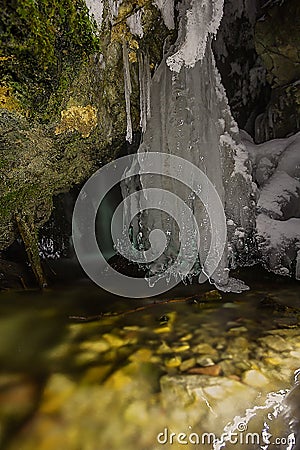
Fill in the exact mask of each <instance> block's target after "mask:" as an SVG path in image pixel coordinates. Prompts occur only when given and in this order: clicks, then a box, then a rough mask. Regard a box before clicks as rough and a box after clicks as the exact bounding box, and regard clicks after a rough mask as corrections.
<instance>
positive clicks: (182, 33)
mask: <svg viewBox="0 0 300 450" xmlns="http://www.w3.org/2000/svg"><path fill="white" fill-rule="evenodd" d="M179 8H180V11H179V13H180V16H179V17H180V25H179V34H178V39H177V42H176V43H175V47H174V48H170V49H169V50H168V51H167V53H166V54H165V56H164V58H163V60H162V62H161V64H160V66H159V67H158V68H157V70H156V72H155V74H154V76H153V79H152V81H151V87H150V89H151V111H150V114H149V115H148V118H147V128H146V131H145V133H144V135H143V138H142V143H141V145H140V148H139V150H138V155H142V154H143V153H145V152H147V153H148V152H164V153H167V154H170V155H175V156H179V157H181V158H184V159H185V160H187V161H189V162H191V163H193V164H194V165H195V166H197V167H198V168H199V169H201V170H202V172H203V173H204V174H205V175H206V176H207V177H208V179H209V180H210V181H211V182H212V184H213V185H214V187H215V189H216V191H217V193H218V195H219V197H220V199H221V201H222V204H223V206H224V210H225V214H226V219H227V242H226V246H225V251H224V254H223V256H222V258H221V260H220V262H219V265H218V267H217V269H216V270H215V271H214V273H213V274H212V276H211V277H210V281H211V282H212V283H214V284H215V285H216V286H217V287H218V288H220V289H222V290H225V291H226V290H233V291H240V290H242V289H243V286H242V283H241V282H239V281H238V280H234V279H232V278H230V277H229V268H231V267H235V266H236V265H237V264H246V263H251V261H252V258H253V255H252V252H253V249H254V248H255V245H254V244H253V240H254V237H253V236H254V228H255V190H254V188H253V183H252V178H251V168H250V163H249V160H248V154H247V152H246V150H245V147H244V145H243V144H242V143H241V141H240V140H239V130H238V128H237V125H236V123H235V122H234V120H233V118H232V116H231V113H230V109H229V107H228V102H227V98H226V94H225V91H224V89H223V86H222V84H221V80H220V76H219V73H218V71H217V69H216V66H215V61H214V56H213V53H212V50H211V41H212V38H213V35H214V34H216V32H217V29H218V26H219V23H220V20H221V17H222V8H223V1H222V0H201V1H199V0H195V1H188V0H185V1H183V2H182V4H181V5H180V7H179ZM140 164H143V162H142V159H141V161H140ZM132 170H133V169H132ZM168 170H169V173H168ZM178 170H179V171H180V170H181V168H180V167H178ZM164 172H165V173H167V174H168V176H162V175H157V174H155V175H153V174H152V175H151V174H143V175H140V176H135V177H132V178H131V179H129V181H126V183H124V185H123V194H124V196H128V195H129V194H131V193H133V192H136V191H138V190H139V191H141V197H140V205H139V210H140V211H141V212H140V214H139V215H138V216H137V217H135V219H134V220H133V221H132V223H131V230H132V240H133V242H134V244H135V247H136V248H137V249H139V250H140V251H145V250H146V249H147V248H149V246H150V243H149V239H148V237H149V233H150V232H151V231H152V230H154V229H160V230H162V231H163V232H164V233H165V236H166V248H165V251H164V252H163V254H161V255H160V256H159V258H158V259H156V260H155V261H152V262H151V263H149V268H150V273H152V274H156V275H157V274H161V277H163V276H164V273H165V272H166V270H167V269H168V273H170V270H169V269H170V268H172V265H173V263H174V261H175V259H176V255H177V254H178V251H179V249H180V245H181V241H182V235H181V234H182V230H180V227H179V226H178V223H176V220H174V219H173V218H171V217H169V216H168V215H167V214H166V212H165V211H163V210H160V208H159V205H157V207H156V208H153V206H151V205H152V203H151V202H150V200H149V198H148V197H147V195H146V194H145V195H143V191H145V190H146V189H149V188H154V187H155V188H160V189H161V190H168V191H170V192H172V193H173V194H175V195H176V196H177V197H178V198H180V199H182V200H184V202H185V203H186V204H187V205H188V206H189V208H190V209H191V211H192V213H193V215H194V217H195V219H196V222H197V224H198V227H199V231H200V236H199V238H200V247H199V249H198V260H197V262H196V263H195V265H194V267H193V270H192V273H191V274H193V275H199V280H200V281H203V280H204V279H206V270H205V259H206V257H207V254H208V252H209V248H210V243H211V239H212V230H213V228H214V226H215V225H216V224H214V223H210V217H209V216H208V214H207V205H209V203H210V202H212V201H213V198H212V197H210V195H209V194H207V197H206V198H205V201H204V202H201V201H200V200H199V198H198V197H197V195H195V193H197V190H198V191H199V190H201V189H202V188H203V186H201V183H200V184H199V180H196V179H195V180H190V179H189V182H190V183H192V184H193V186H194V189H193V191H191V190H190V189H188V188H187V186H185V185H184V184H182V183H181V182H179V181H178V180H176V179H174V177H173V174H172V173H171V170H170V168H168V167H167V165H166V167H164ZM126 175H127V176H128V175H130V169H129V170H128V171H127V173H126ZM191 176H192V174H189V173H186V177H187V178H190V177H191ZM161 201H162V202H163V199H162V200H161ZM147 205H148V207H147ZM135 206H136V205H135ZM129 209H130V208H129ZM179 209H180V202H178V214H180V213H181V212H180V210H179ZM129 212H130V211H129V210H128V209H127V210H126V211H125V217H124V219H125V222H126V221H128V220H129V219H128V217H129V215H130V214H129ZM183 222H184V218H183ZM212 222H213V221H212ZM195 239H196V238H195V236H194V235H193V233H191V234H190V235H189V237H188V239H187V248H186V249H185V252H186V254H187V255H188V254H189V250H191V249H192V248H194V246H195ZM219 256H220V255H216V257H219ZM171 273H172V275H173V276H175V277H178V276H179V277H182V273H178V266H177V265H174V270H173V272H172V270H171ZM182 278H183V277H182Z"/></svg>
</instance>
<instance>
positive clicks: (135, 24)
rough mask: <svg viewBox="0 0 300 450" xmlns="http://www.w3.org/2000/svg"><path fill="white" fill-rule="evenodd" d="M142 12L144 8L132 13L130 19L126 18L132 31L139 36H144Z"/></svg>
mask: <svg viewBox="0 0 300 450" xmlns="http://www.w3.org/2000/svg"><path fill="white" fill-rule="evenodd" d="M142 14H143V10H142V9H140V10H139V11H137V12H136V13H135V14H132V15H131V16H130V17H128V19H127V20H126V23H127V25H128V27H129V30H130V33H131V34H135V35H136V36H138V37H139V38H142V37H143V36H144V31H143V26H142Z"/></svg>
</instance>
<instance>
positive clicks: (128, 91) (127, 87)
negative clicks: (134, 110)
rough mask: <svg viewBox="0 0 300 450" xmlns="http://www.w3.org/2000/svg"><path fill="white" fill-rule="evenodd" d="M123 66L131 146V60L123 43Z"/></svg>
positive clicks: (127, 132)
mask: <svg viewBox="0 0 300 450" xmlns="http://www.w3.org/2000/svg"><path fill="white" fill-rule="evenodd" d="M123 64H124V91H125V103H126V118H127V130H126V141H128V142H129V143H130V144H131V142H132V122H131V111H130V95H131V92H132V87H131V79H130V70H129V58H128V50H127V45H126V42H125V41H124V42H123Z"/></svg>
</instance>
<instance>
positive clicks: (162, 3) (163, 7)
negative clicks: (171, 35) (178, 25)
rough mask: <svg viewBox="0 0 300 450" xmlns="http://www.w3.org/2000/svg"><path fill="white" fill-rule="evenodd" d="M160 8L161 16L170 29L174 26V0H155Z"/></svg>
mask: <svg viewBox="0 0 300 450" xmlns="http://www.w3.org/2000/svg"><path fill="white" fill-rule="evenodd" d="M153 3H154V4H155V5H156V6H157V8H158V9H159V10H160V13H161V16H162V18H163V20H164V23H165V25H166V27H167V28H168V29H169V30H173V28H174V0H154V2H153Z"/></svg>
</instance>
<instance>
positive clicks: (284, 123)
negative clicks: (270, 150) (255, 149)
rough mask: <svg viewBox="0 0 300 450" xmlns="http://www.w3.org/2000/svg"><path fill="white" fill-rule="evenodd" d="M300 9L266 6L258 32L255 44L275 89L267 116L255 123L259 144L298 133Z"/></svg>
mask: <svg viewBox="0 0 300 450" xmlns="http://www.w3.org/2000/svg"><path fill="white" fill-rule="evenodd" d="M299 13H300V5H299V2H297V0H290V1H289V2H287V1H285V2H281V3H280V4H278V2H277V3H276V2H275V4H274V2H267V6H266V8H264V9H263V15H262V17H261V18H260V20H258V22H257V24H256V28H255V44H256V50H257V53H258V54H259V55H260V57H261V59H262V61H263V63H264V65H265V67H266V69H267V80H268V82H269V83H270V84H271V86H272V93H271V100H270V103H269V105H268V107H267V110H266V112H264V113H263V114H262V115H261V116H259V117H258V118H257V120H256V140H257V141H258V142H263V141H265V140H268V139H272V138H276V137H279V138H281V137H285V136H287V135H288V134H291V133H293V132H295V131H297V130H298V129H299V114H300V88H299V79H300V28H299V20H296V19H295V18H298V17H299Z"/></svg>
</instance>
